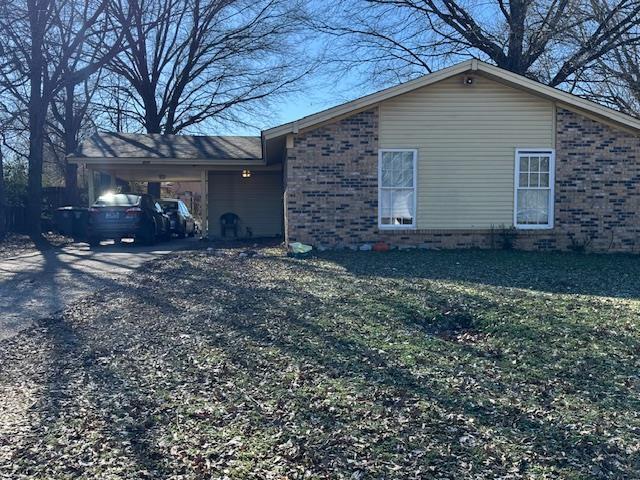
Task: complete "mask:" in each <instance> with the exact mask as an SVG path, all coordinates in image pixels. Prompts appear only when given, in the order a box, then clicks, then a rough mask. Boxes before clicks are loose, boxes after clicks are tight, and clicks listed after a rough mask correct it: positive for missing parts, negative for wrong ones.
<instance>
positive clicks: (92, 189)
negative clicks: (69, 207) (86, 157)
mask: <svg viewBox="0 0 640 480" xmlns="http://www.w3.org/2000/svg"><path fill="white" fill-rule="evenodd" d="M87 173H88V175H87V187H88V190H89V191H88V192H87V193H88V195H87V196H88V198H89V206H91V205H93V202H95V201H96V186H95V183H94V178H93V170H91V169H90V168H87Z"/></svg>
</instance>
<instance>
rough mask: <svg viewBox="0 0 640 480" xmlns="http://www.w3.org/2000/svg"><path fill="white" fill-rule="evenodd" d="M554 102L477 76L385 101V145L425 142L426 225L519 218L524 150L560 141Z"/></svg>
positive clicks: (421, 157) (420, 218)
mask: <svg viewBox="0 0 640 480" xmlns="http://www.w3.org/2000/svg"><path fill="white" fill-rule="evenodd" d="M554 121H555V120H554V105H553V103H552V102H550V101H547V100H544V99H541V98H539V97H536V96H534V95H531V94H529V93H524V92H522V91H521V90H516V89H514V88H512V87H508V86H505V85H503V84H501V83H498V82H496V81H494V80H490V79H488V78H485V77H482V76H480V75H474V83H473V85H470V86H466V85H464V81H463V76H457V77H452V78H450V79H447V80H443V81H442V82H439V83H436V84H434V85H430V86H427V87H424V88H421V89H418V90H415V91H413V92H410V93H407V94H404V95H401V96H399V97H397V98H394V99H390V100H387V101H385V102H383V103H381V104H380V138H379V147H380V148H381V149H394V148H405V147H406V146H408V145H410V146H412V147H413V146H415V147H417V149H418V155H417V157H418V166H417V185H416V195H417V199H416V203H417V205H416V215H417V224H416V226H417V228H418V229H451V228H453V229H478V228H491V227H492V226H493V227H499V226H501V225H505V226H508V225H513V211H514V180H513V179H514V161H513V159H514V155H515V152H516V149H519V148H520V149H526V148H548V149H551V148H554V138H555V135H554Z"/></svg>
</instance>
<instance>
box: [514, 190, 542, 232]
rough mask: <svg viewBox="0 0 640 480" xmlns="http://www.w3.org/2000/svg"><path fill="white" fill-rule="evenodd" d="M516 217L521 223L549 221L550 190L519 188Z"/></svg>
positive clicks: (531, 223) (532, 223) (540, 223)
mask: <svg viewBox="0 0 640 480" xmlns="http://www.w3.org/2000/svg"><path fill="white" fill-rule="evenodd" d="M516 219H517V221H518V224H520V225H546V224H547V223H549V191H548V190H519V191H518V210H517V212H516Z"/></svg>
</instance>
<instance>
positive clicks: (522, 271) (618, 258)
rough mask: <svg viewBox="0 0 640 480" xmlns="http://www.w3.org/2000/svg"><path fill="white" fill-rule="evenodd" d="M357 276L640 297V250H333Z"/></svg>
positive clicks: (326, 255) (327, 255)
mask: <svg viewBox="0 0 640 480" xmlns="http://www.w3.org/2000/svg"><path fill="white" fill-rule="evenodd" d="M318 258H320V259H324V260H327V261H330V262H333V263H335V264H337V265H340V266H342V267H343V268H345V269H346V270H348V271H349V272H351V273H353V274H354V275H357V276H365V277H366V276H376V277H387V278H400V279H405V278H416V279H425V280H434V281H438V280H444V281H451V282H469V283H478V284H483V285H492V286H496V287H505V288H521V289H528V290H537V291H541V292H548V293H565V294H583V295H598V296H609V297H619V298H629V299H640V276H638V275H637V272H638V271H640V255H626V254H609V255H604V254H577V253H563V252H544V253H543V252H523V251H504V250H443V251H424V250H406V251H391V252H387V253H384V254H377V253H371V252H350V251H333V252H332V251H328V252H323V253H321V254H319V255H318Z"/></svg>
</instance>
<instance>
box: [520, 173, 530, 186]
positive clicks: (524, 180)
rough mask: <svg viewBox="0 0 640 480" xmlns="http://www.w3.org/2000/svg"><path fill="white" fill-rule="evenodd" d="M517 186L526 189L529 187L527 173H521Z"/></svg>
mask: <svg viewBox="0 0 640 480" xmlns="http://www.w3.org/2000/svg"><path fill="white" fill-rule="evenodd" d="M519 185H520V186H521V187H528V186H529V174H528V173H521V174H520V182H519Z"/></svg>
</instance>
